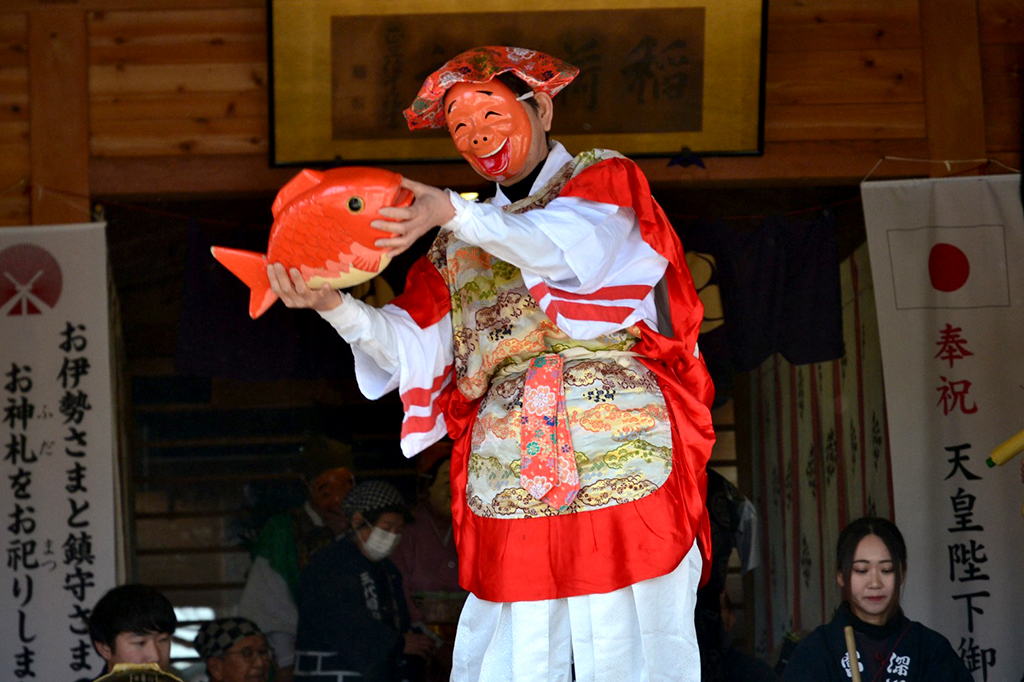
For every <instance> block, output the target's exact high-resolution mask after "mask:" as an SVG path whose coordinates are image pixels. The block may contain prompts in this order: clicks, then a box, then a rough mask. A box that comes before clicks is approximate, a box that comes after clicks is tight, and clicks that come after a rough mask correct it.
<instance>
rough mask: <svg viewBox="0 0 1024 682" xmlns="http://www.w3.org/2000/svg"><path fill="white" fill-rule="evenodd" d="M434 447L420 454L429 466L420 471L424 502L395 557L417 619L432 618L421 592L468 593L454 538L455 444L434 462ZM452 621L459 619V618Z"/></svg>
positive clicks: (410, 606)
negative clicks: (420, 599) (421, 604)
mask: <svg viewBox="0 0 1024 682" xmlns="http://www.w3.org/2000/svg"><path fill="white" fill-rule="evenodd" d="M438 445H440V444H438ZM434 447H437V446H434ZM432 450H433V448H432V449H431V450H428V451H426V452H424V453H421V454H420V455H419V456H417V457H416V463H417V465H424V464H425V465H426V468H425V470H424V471H423V472H422V473H421V474H420V484H421V492H420V501H419V503H418V504H417V505H416V507H415V508H414V509H413V512H412V515H413V518H415V519H416V523H414V524H412V525H411V526H410V527H409V528H407V529H406V531H405V533H403V534H402V541H401V542H400V543H399V544H398V547H397V549H395V553H394V555H393V556H392V560H393V561H394V562H395V566H397V567H398V571H399V572H400V573H401V574H402V583H403V585H404V586H405V592H406V597H407V602H408V605H409V615H410V616H411V618H412V620H413V622H418V621H424V620H428V621H429V620H430V618H429V617H427V618H425V614H424V613H423V612H422V611H421V610H420V608H419V607H418V606H417V605H416V603H415V599H416V597H417V596H418V595H421V594H422V593H424V592H434V593H443V592H448V593H454V594H455V595H457V596H461V597H465V595H466V594H468V593H467V592H466V591H465V590H463V589H462V588H461V587H459V555H458V553H457V552H456V551H455V540H454V538H453V537H452V489H451V463H452V462H451V457H450V450H451V446H450V444H449V445H448V446H447V447H443V448H438V450H437V452H436V455H435V458H434V459H433V461H431V459H430V458H429V457H428V455H430V454H434V453H432ZM420 460H423V462H421V461H420ZM427 615H428V616H429V615H430V614H427ZM455 615H456V617H457V616H458V614H457V613H456V614H455ZM452 622H453V623H454V622H457V618H456V620H453V621H452Z"/></svg>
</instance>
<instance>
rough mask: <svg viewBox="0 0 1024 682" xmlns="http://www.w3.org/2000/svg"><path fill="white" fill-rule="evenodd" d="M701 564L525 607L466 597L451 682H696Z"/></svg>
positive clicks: (695, 558)
mask: <svg viewBox="0 0 1024 682" xmlns="http://www.w3.org/2000/svg"><path fill="white" fill-rule="evenodd" d="M700 574H701V557H700V551H699V550H698V548H697V543H696V542H694V544H693V547H692V548H691V549H690V551H689V552H688V553H687V555H686V556H685V557H684V558H683V560H682V562H681V563H680V564H679V566H678V567H677V568H676V569H675V570H674V571H672V572H671V573H669V574H667V575H663V576H660V577H657V578H652V579H650V580H643V581H640V582H638V583H635V584H633V585H630V586H628V587H623V588H622V589H619V590H615V591H614V592H609V593H607V594H589V595H583V596H579V597H568V598H565V599H551V600H544V601H528V602H489V601H484V600H482V599H477V598H476V597H474V596H473V595H470V596H469V598H468V599H467V600H466V605H465V607H464V608H463V610H462V616H461V617H460V618H459V628H458V632H457V633H456V636H455V652H454V654H453V659H452V677H451V679H452V682H570V681H571V680H572V679H573V671H572V665H573V664H575V672H576V676H575V679H576V680H577V681H578V682H700V652H699V651H698V649H697V633H696V630H695V629H694V624H693V611H694V607H695V606H696V603H697V585H698V583H699V582H700Z"/></svg>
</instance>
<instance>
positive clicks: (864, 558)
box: [782, 517, 973, 682]
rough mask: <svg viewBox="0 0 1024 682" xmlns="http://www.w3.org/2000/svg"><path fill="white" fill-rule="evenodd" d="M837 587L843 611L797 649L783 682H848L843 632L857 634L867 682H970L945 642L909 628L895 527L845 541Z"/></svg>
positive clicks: (878, 522)
mask: <svg viewBox="0 0 1024 682" xmlns="http://www.w3.org/2000/svg"><path fill="white" fill-rule="evenodd" d="M836 566H837V573H836V581H837V582H838V583H839V587H840V588H841V589H842V591H843V603H842V604H840V605H839V608H838V609H837V610H836V614H835V616H834V617H833V618H832V622H831V623H828V624H827V625H822V626H820V627H818V628H817V629H815V630H814V632H812V633H811V634H810V635H808V636H807V637H806V638H805V639H804V640H803V641H802V642H800V644H799V645H798V646H797V647H796V650H795V651H794V652H793V655H792V657H791V658H790V659H789V662H788V663H787V664H786V669H785V671H784V672H783V675H782V679H783V681H784V682H805V681H806V682H827V681H830V680H831V681H834V682H846V681H847V680H849V679H850V677H851V674H850V666H851V661H850V655H849V654H848V653H847V650H846V639H845V636H844V634H843V629H844V628H845V627H846V626H847V625H851V626H853V630H854V636H855V639H856V644H857V658H858V662H857V663H855V665H858V666H859V669H860V672H861V679H863V680H884V679H887V678H889V679H893V678H898V679H899V680H900V681H901V682H971V680H972V679H973V678H972V677H971V674H970V673H969V672H968V671H967V668H966V667H965V666H964V664H963V662H962V661H961V660H960V657H959V656H957V654H956V652H955V651H954V650H953V647H952V646H951V645H950V644H949V642H948V641H947V640H946V638H945V637H943V636H942V635H940V634H939V633H937V632H935V631H934V630H929V629H928V628H926V627H925V626H924V625H921V624H920V623H917V622H915V621H912V620H910V619H909V618H907V617H906V616H905V615H903V610H902V609H901V608H900V591H901V589H902V588H903V581H904V578H905V577H906V571H907V546H906V544H905V543H904V541H903V535H902V534H900V531H899V529H898V528H896V526H895V525H894V524H893V523H892V522H891V521H888V520H886V519H882V518H868V517H865V518H861V519H857V520H856V521H854V522H852V523H850V525H848V526H847V527H846V528H844V529H843V531H842V533H840V534H839V546H838V549H837V551H836Z"/></svg>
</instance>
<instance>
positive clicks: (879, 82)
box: [765, 49, 923, 106]
mask: <svg viewBox="0 0 1024 682" xmlns="http://www.w3.org/2000/svg"><path fill="white" fill-rule="evenodd" d="M767 71H768V74H767V77H768V81H767V87H766V93H765V95H766V103H767V105H768V106H772V105H775V104H790V105H793V104H855V103H869V102H871V103H895V102H921V101H923V92H922V88H921V53H920V51H918V50H903V49H901V50H827V51H821V52H815V53H814V55H813V56H810V55H808V54H806V53H802V52H775V53H771V54H769V56H768V69H767Z"/></svg>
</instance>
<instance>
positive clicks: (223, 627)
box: [195, 618, 271, 682]
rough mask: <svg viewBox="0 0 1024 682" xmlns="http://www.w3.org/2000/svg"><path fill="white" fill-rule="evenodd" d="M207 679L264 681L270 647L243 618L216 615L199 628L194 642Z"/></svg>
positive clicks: (219, 681) (252, 625) (261, 635)
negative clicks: (216, 617) (207, 676)
mask: <svg viewBox="0 0 1024 682" xmlns="http://www.w3.org/2000/svg"><path fill="white" fill-rule="evenodd" d="M195 647H196V651H197V652H199V657H200V658H202V659H203V661H204V662H205V663H206V671H207V674H208V675H209V676H210V682H267V676H268V674H269V673H270V655H271V652H270V647H269V646H268V645H267V638H266V637H264V636H263V633H262V632H261V631H260V629H259V627H257V625H256V624H255V623H253V622H252V621H251V620H248V619H246V618H218V619H217V620H213V621H210V622H209V623H206V624H205V625H203V626H202V627H201V628H200V629H199V634H198V635H196V641H195Z"/></svg>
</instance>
